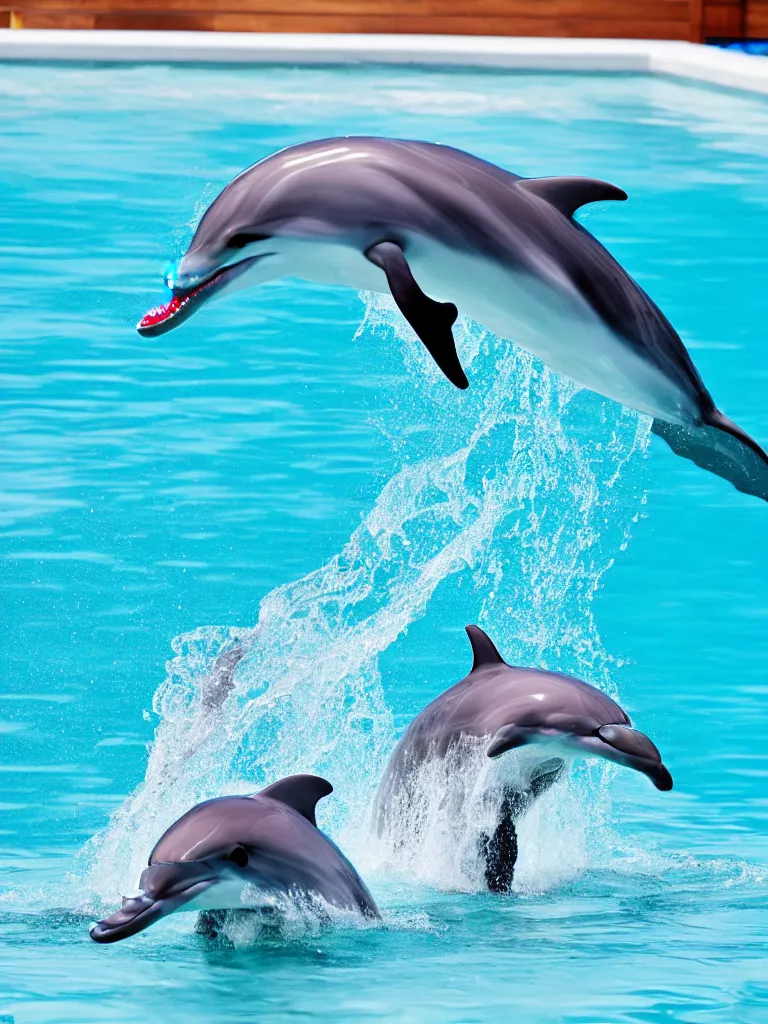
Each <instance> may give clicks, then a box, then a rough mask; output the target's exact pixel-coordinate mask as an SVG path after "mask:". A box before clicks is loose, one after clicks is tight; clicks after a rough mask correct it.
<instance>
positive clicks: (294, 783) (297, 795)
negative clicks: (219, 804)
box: [257, 775, 333, 826]
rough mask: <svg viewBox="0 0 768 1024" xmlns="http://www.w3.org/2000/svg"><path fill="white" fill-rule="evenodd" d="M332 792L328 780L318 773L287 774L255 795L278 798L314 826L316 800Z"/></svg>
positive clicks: (272, 798)
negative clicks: (286, 776) (284, 777)
mask: <svg viewBox="0 0 768 1024" xmlns="http://www.w3.org/2000/svg"><path fill="white" fill-rule="evenodd" d="M332 792H333V786H332V785H331V784H330V782H328V781H326V780H325V779H321V778H320V776H319V775H289V776H288V778H287V779H280V781H279V782H274V783H273V784H272V785H271V786H267V788H266V789H262V790H261V792H260V793H258V794H257V795H258V796H268V797H269V798H270V800H279V801H280V803H281V804H287V806H288V807H291V808H293V810H294V811H298V813H299V814H301V815H303V816H304V817H305V818H306V819H307V821H308V822H310V823H311V824H312V825H315V826H316V825H317V822H316V821H315V807H316V806H317V801H318V800H322V798H323V797H324V796H328V794H329V793H332Z"/></svg>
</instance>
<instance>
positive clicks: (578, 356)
mask: <svg viewBox="0 0 768 1024" xmlns="http://www.w3.org/2000/svg"><path fill="white" fill-rule="evenodd" d="M626 198H627V195H626V193H625V192H623V191H622V190H621V189H620V188H616V187H615V186H614V185H609V184H608V183H607V182H604V181H597V180H595V179H592V178H521V177H520V176H519V175H517V174H512V173H510V172H509V171H505V170H502V169H501V168H500V167H496V166H494V165H493V164H490V163H487V162H486V161H484V160H479V159H477V158H476V157H473V156H470V155H469V154H468V153H464V152H461V151H460V150H457V149H453V148H451V147H450V146H440V145H435V144H432V143H427V142H409V141H402V140H396V139H383V138H338V139H324V140H320V141H316V142H308V143H304V144H302V145H298V146H291V147H289V148H288V149H284V150H282V151H281V152H279V153H276V154H274V155H273V156H270V157H267V158H266V159H265V160H262V161H260V162H259V163H257V164H254V165H253V166H252V167H250V168H248V170H246V171H243V173H242V174H240V175H238V176H237V177H236V178H235V179H234V180H233V181H231V182H230V183H229V185H227V186H226V188H225V189H224V190H223V192H221V194H220V195H219V196H218V198H217V199H215V200H214V202H213V203H212V204H211V205H210V206H209V207H208V209H207V210H206V212H205V213H204V214H203V217H202V219H201V221H200V224H199V225H198V228H197V230H196V232H195V235H194V238H193V239H192V243H191V245H190V247H189V249H188V250H187V252H186V254H185V256H184V257H183V259H182V260H181V262H180V264H179V266H178V268H176V269H175V270H174V271H172V272H171V273H169V275H167V277H166V283H167V284H168V285H169V287H170V288H171V289H172V293H173V294H172V298H171V301H170V302H169V303H167V304H166V305H164V306H161V307H158V308H156V309H153V310H151V311H150V312H149V313H148V314H147V315H146V316H145V317H144V319H143V320H142V321H141V322H140V323H139V325H138V330H139V332H140V333H141V334H143V335H146V336H154V335H158V334H162V333H164V332H165V331H168V330H171V329H172V328H174V327H176V326H177V325H179V324H181V323H183V322H184V321H185V320H186V319H187V318H188V317H190V316H191V315H192V314H193V313H194V312H195V311H196V310H197V309H199V308H200V307H201V306H202V305H203V304H204V303H205V302H207V301H210V300H211V299H213V298H214V297H217V296H221V295H222V294H224V293H225V292H230V291H232V290H234V289H236V288H244V287H249V286H250V285H254V284H258V283H261V282H263V281H268V280H271V279H274V278H279V277H284V276H286V275H291V276H296V277H301V278H304V279H308V280H311V281H319V282H321V283H325V284H333V285H347V286H350V287H352V288H355V289H358V290H371V291H386V290H389V291H391V293H392V296H393V298H394V300H395V302H396V303H397V305H398V307H399V308H400V310H401V312H402V313H403V315H404V316H405V318H406V319H407V320H408V322H409V323H410V325H411V326H412V327H413V329H414V331H415V332H416V334H417V335H418V337H419V338H420V339H421V341H422V342H423V343H424V345H425V346H426V347H427V349H428V350H429V352H430V353H431V355H432V356H433V358H434V359H435V361H436V362H437V364H438V366H439V367H440V368H441V370H442V371H443V372H444V373H445V375H446V376H447V377H448V379H449V380H451V381H452V382H453V383H454V384H455V385H456V386H457V387H459V388H465V387H467V378H466V376H465V374H464V371H463V369H462V368H461V364H460V363H459V359H458V356H457V354H456V347H455V344H454V340H453V336H452V332H451V327H452V325H453V323H454V321H455V320H456V317H457V306H456V305H454V302H437V301H434V300H433V299H431V298H429V297H428V295H427V294H426V293H430V294H434V295H439V296H444V297H445V298H449V299H452V300H454V301H455V302H456V304H457V305H458V307H459V308H461V310H462V311H463V312H464V313H465V314H467V315H468V316H470V317H472V318H473V319H475V320H478V321H480V322H481V323H483V324H485V325H486V326H487V327H489V328H490V329H491V330H492V331H494V332H495V333H496V334H499V335H501V336H502V337H507V338H512V339H513V340H514V341H515V342H517V343H518V344H519V345H521V346H522V347H523V348H525V349H527V350H528V351H530V352H532V353H534V354H535V355H537V356H539V357H540V358H541V359H543V360H544V362H545V363H547V364H548V365H549V366H550V367H552V369H554V370H556V371H558V372H559V373H563V374H565V375H566V376H568V377H570V378H572V379H573V380H575V381H576V382H578V383H579V384H582V385H583V386H585V387H587V388H590V389H592V390H593V391H597V392H599V393H600V394H602V395H605V396H607V397H608V398H613V399H615V400H616V401H618V402H622V403H623V404H625V405H628V406H630V407H631V408H633V409H637V410H639V411H640V412H643V413H647V414H648V415H650V416H652V417H653V430H654V432H655V433H656V434H658V435H659V436H660V437H663V438H664V440H665V441H667V443H668V444H669V445H670V447H671V448H672V449H673V450H674V451H675V452H677V454H679V455H682V456H683V457H685V458H688V459H691V460H692V461H693V462H695V463H696V464H697V465H699V466H701V467H703V468H704V469H707V470H710V471H711V472H713V473H716V474H717V475H719V476H721V477H724V478H725V479H726V480H729V481H730V482H731V483H732V484H734V486H735V487H737V488H738V489H739V490H740V491H744V492H745V493H748V494H754V495H756V496H758V497H761V498H763V499H765V500H768V455H766V453H765V452H764V451H763V450H762V449H761V448H760V447H759V445H758V444H757V443H756V442H755V441H754V440H752V438H751V437H749V436H748V435H747V434H746V433H745V432H744V431H743V430H741V428H740V427H738V426H736V424H735V423H732V422H731V421H730V420H729V419H728V418H727V417H726V416H724V415H723V413H721V412H720V411H719V410H718V409H717V408H716V407H715V404H714V401H713V399H712V397H711V395H710V394H709V392H708V391H707V389H706V387H705V386H704V383H703V381H702V379H701V377H700V376H699V374H698V372H697V370H696V368H695V366H694V365H693V362H692V361H691V358H690V356H689V355H688V352H687V351H686V349H685V346H684V345H683V343H682V341H681V340H680V337H679V336H678V334H677V333H676V331H675V330H674V328H673V327H672V325H671V324H670V323H669V321H668V320H667V319H666V317H665V316H664V314H663V313H662V312H661V311H660V310H659V309H658V307H657V306H656V305H655V303H654V302H653V301H652V300H651V299H650V298H649V297H648V296H647V295H646V294H645V292H644V291H643V290H642V289H641V288H640V287H639V286H638V285H637V284H636V283H635V282H634V281H633V280H632V278H631V277H630V276H629V275H628V274H627V273H626V272H625V271H624V270H623V269H622V267H621V266H619V264H618V263H617V262H616V260H614V259H613V257H612V256H611V255H610V254H609V253H608V252H607V251H606V250H605V249H604V248H603V246H602V245H600V243H599V242H598V241H597V240H596V239H595V238H593V237H592V235H590V234H589V233H588V232H587V231H586V230H585V229H584V228H583V227H582V226H581V225H580V224H578V223H577V222H576V221H575V220H574V219H573V214H574V213H575V211H576V210H578V209H579V207H581V206H583V205H585V204H586V203H593V202H599V201H602V200H608V199H611V200H621V199H626ZM417 281H418V284H417ZM422 289H424V290H422Z"/></svg>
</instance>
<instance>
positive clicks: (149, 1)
mask: <svg viewBox="0 0 768 1024" xmlns="http://www.w3.org/2000/svg"><path fill="white" fill-rule="evenodd" d="M8 24H10V25H11V27H14V28H96V29H160V30H163V29H190V30H201V31H228V32H372V33H378V32H394V33H398V32H412V33H430V34H445V35H455V34H466V35H499V36H583V37H613V38H626V39H691V40H694V41H702V40H704V39H707V38H711V37H731V38H733V37H742V36H749V37H751V38H759V37H761V36H766V37H768V0H0V26H4V25H8Z"/></svg>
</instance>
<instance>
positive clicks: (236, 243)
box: [227, 231, 269, 249]
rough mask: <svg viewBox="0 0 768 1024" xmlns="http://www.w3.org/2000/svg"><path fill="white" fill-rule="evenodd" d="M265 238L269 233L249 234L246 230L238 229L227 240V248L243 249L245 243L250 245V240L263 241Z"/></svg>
mask: <svg viewBox="0 0 768 1024" xmlns="http://www.w3.org/2000/svg"><path fill="white" fill-rule="evenodd" d="M267 238H269V235H250V234H248V232H247V231H238V233H237V234H236V235H232V237H231V238H230V239H229V241H228V242H227V248H228V249H244V248H245V247H246V245H250V244H251V243H252V242H263V241H264V240H265V239H267Z"/></svg>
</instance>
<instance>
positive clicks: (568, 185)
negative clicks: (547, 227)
mask: <svg viewBox="0 0 768 1024" xmlns="http://www.w3.org/2000/svg"><path fill="white" fill-rule="evenodd" d="M517 187H518V188H524V189H525V191H526V192H530V193H531V194H532V195H534V196H538V197H539V199H544V200H545V201H546V202H547V203H549V204H550V206H554V207H555V208H556V209H558V210H559V211H560V213H564V214H565V216H566V217H572V216H573V215H574V213H575V212H576V211H577V210H578V208H579V207H580V206H585V205H586V204H587V203H601V202H603V201H604V200H606V199H621V200H623V199H627V198H628V197H627V193H626V192H625V191H624V189H622V188H617V187H616V185H610V184H609V183H608V182H607V181H600V180H599V179H598V178H524V179H523V180H522V181H518V182H517Z"/></svg>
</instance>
